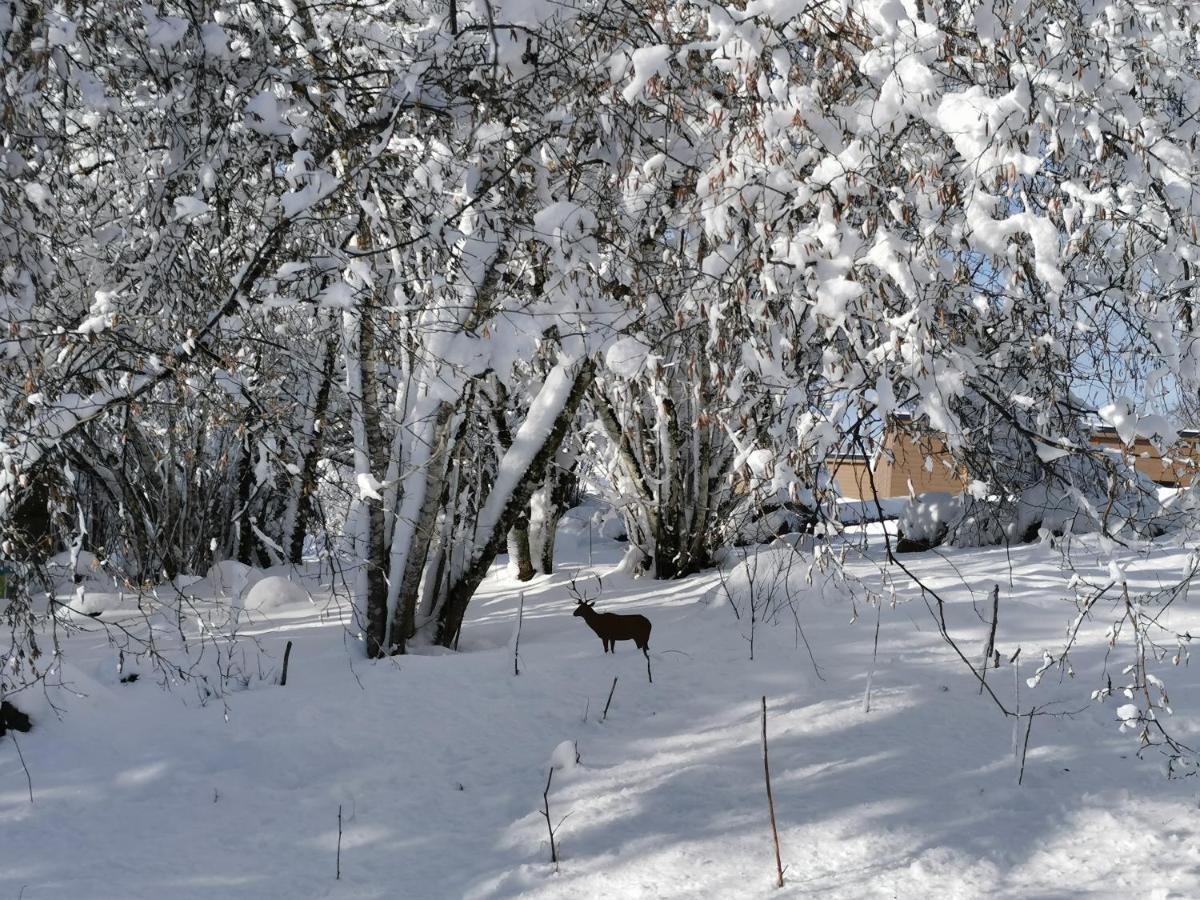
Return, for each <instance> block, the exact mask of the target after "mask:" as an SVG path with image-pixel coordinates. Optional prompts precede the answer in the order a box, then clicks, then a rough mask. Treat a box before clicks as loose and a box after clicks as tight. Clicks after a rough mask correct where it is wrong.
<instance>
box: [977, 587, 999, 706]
mask: <svg viewBox="0 0 1200 900" xmlns="http://www.w3.org/2000/svg"><path fill="white" fill-rule="evenodd" d="M999 619H1000V585H998V584H994V585H992V628H991V630H990V631H989V632H988V639H987V643H986V644H985V645H984V647H983V664H982V665H981V666H980V667H979V695H980V696H983V685H984V682H985V680H986V679H987V670H988V665H989V664H991V663H992V654H993V653H995V651H996V623H997V621H999Z"/></svg>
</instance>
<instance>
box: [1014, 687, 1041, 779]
mask: <svg viewBox="0 0 1200 900" xmlns="http://www.w3.org/2000/svg"><path fill="white" fill-rule="evenodd" d="M1035 712H1037V707H1036V706H1035V707H1034V708H1033V709H1031V710H1030V711H1029V724H1028V725H1026V726H1025V746H1024V747H1022V748H1021V771H1020V772H1019V773H1018V774H1017V784H1020V783H1021V782H1022V781H1024V780H1025V757H1026V756H1028V755H1029V732H1031V731H1033V714H1034V713H1035Z"/></svg>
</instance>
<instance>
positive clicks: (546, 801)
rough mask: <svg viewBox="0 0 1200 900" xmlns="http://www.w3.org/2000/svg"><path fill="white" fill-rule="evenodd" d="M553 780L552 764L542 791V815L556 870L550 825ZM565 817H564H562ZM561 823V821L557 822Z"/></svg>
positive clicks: (554, 849) (551, 858) (551, 859)
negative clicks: (551, 784) (548, 835)
mask: <svg viewBox="0 0 1200 900" xmlns="http://www.w3.org/2000/svg"><path fill="white" fill-rule="evenodd" d="M553 780H554V766H551V767H550V774H549V775H547V776H546V790H544V791H542V803H543V805H544V807H545V809H544V811H543V812H542V815H543V816H545V817H546V830H547V831H548V832H550V862H552V863H554V871H555V872H557V871H558V848H557V847H555V846H554V828H553V827H552V826H551V825H550V782H552V781H553ZM564 818H565V817H564ZM559 824H560V825H561V824H562V823H561V822H560V823H559Z"/></svg>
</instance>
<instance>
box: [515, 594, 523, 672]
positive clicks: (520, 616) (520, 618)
mask: <svg viewBox="0 0 1200 900" xmlns="http://www.w3.org/2000/svg"><path fill="white" fill-rule="evenodd" d="M524 619H525V592H524V591H521V605H520V606H518V607H517V637H516V640H514V641H513V675H520V674H521V666H520V663H518V661H517V660H518V659H519V656H518V654H519V652H520V649H521V623H522V622H523V621H524Z"/></svg>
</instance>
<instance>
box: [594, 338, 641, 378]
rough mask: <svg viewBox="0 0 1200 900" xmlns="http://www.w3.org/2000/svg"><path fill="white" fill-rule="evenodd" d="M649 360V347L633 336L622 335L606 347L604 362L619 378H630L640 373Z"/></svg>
mask: <svg viewBox="0 0 1200 900" xmlns="http://www.w3.org/2000/svg"><path fill="white" fill-rule="evenodd" d="M649 361H650V348H649V347H647V346H646V345H645V344H644V343H642V342H641V341H639V340H638V339H637V338H634V337H623V338H621V339H620V340H618V341H617V342H616V343H614V344H613V345H612V346H611V347H609V348H608V351H607V352H606V353H605V354H604V362H605V364H606V365H607V366H608V368H609V371H611V372H612V373H613V374H614V375H616V376H618V377H619V378H626V379H632V378H636V377H637V376H638V375H640V374H642V372H644V371H645V370H646V367H647V365H648V363H649Z"/></svg>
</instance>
